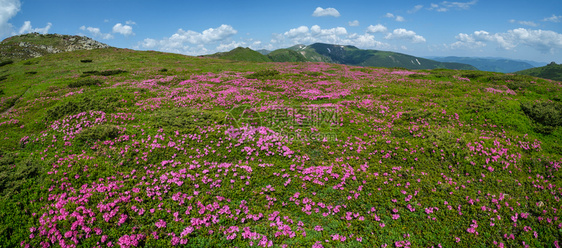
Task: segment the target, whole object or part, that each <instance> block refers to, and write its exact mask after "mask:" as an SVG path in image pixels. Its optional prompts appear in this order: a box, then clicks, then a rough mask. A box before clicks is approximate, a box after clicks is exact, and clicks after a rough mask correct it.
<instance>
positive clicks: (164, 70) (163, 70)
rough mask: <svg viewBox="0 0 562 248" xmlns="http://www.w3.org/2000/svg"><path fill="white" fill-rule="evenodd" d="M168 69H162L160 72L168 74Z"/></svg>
mask: <svg viewBox="0 0 562 248" xmlns="http://www.w3.org/2000/svg"><path fill="white" fill-rule="evenodd" d="M167 71H168V69H166V68H164V69H160V70H159V72H167Z"/></svg>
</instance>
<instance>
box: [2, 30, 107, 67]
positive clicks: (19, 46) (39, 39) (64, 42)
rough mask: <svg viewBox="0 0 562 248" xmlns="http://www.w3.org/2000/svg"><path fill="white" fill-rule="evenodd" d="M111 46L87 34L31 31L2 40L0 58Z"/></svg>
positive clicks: (15, 58)
mask: <svg viewBox="0 0 562 248" xmlns="http://www.w3.org/2000/svg"><path fill="white" fill-rule="evenodd" d="M109 47H110V46H109V45H107V44H104V43H101V42H99V41H96V40H93V39H90V38H88V37H85V36H71V35H61V34H39V33H30V34H23V35H17V36H12V37H9V38H6V39H5V40H3V41H2V42H0V58H1V60H2V61H4V60H25V59H30V58H36V57H41V56H43V55H45V54H51V53H61V52H72V51H76V50H92V49H100V48H109Z"/></svg>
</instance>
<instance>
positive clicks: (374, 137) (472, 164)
mask: <svg viewBox="0 0 562 248" xmlns="http://www.w3.org/2000/svg"><path fill="white" fill-rule="evenodd" d="M84 59H92V60H93V62H91V63H87V64H86V63H81V62H80V60H84ZM0 69H2V70H3V75H6V76H7V77H6V78H7V79H6V80H3V81H1V82H0V86H1V87H2V89H3V95H0V97H1V101H0V103H1V104H2V105H1V106H0V111H1V112H2V114H1V115H0V133H1V134H2V136H1V137H2V138H1V140H0V149H1V150H0V156H1V158H0V169H1V171H0V197H2V201H1V203H0V231H1V232H0V247H168V246H178V247H218V246H223V247H249V246H254V247H560V246H562V203H561V201H560V198H561V197H562V178H561V173H562V171H560V170H561V167H562V143H561V140H562V128H560V126H562V123H561V122H562V121H561V120H562V107H561V106H562V104H561V103H560V99H561V97H562V94H561V89H562V83H561V82H557V81H550V80H544V79H539V78H533V77H528V76H515V75H506V74H499V73H490V72H479V71H453V70H441V69H437V70H422V71H408V70H404V69H400V68H367V67H365V68H364V67H354V66H345V65H336V64H325V63H249V62H232V61H223V60H218V59H209V58H195V57H186V56H181V55H173V54H165V53H158V52H151V51H148V52H141V51H132V50H126V49H113V48H111V49H99V50H92V51H76V52H71V53H61V54H55V55H48V56H45V57H42V58H35V59H32V60H28V61H26V62H18V63H14V64H11V65H6V66H4V67H1V68H0ZM110 70H111V71H110ZM30 71H33V72H35V73H27V72H30ZM94 71H95V73H93V72H94ZM85 80H88V81H85ZM559 117H560V118H559Z"/></svg>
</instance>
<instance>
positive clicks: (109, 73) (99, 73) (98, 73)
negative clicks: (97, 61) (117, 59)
mask: <svg viewBox="0 0 562 248" xmlns="http://www.w3.org/2000/svg"><path fill="white" fill-rule="evenodd" d="M125 72H127V71H125V70H120V69H117V70H106V71H85V72H82V76H89V75H96V76H113V75H117V74H121V73H125Z"/></svg>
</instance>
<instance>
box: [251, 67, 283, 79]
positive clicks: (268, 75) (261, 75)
mask: <svg viewBox="0 0 562 248" xmlns="http://www.w3.org/2000/svg"><path fill="white" fill-rule="evenodd" d="M278 75H279V71H277V70H270V69H267V70H261V71H257V72H254V73H252V74H250V75H247V76H246V78H247V79H272V78H276V77H277V76H278Z"/></svg>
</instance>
